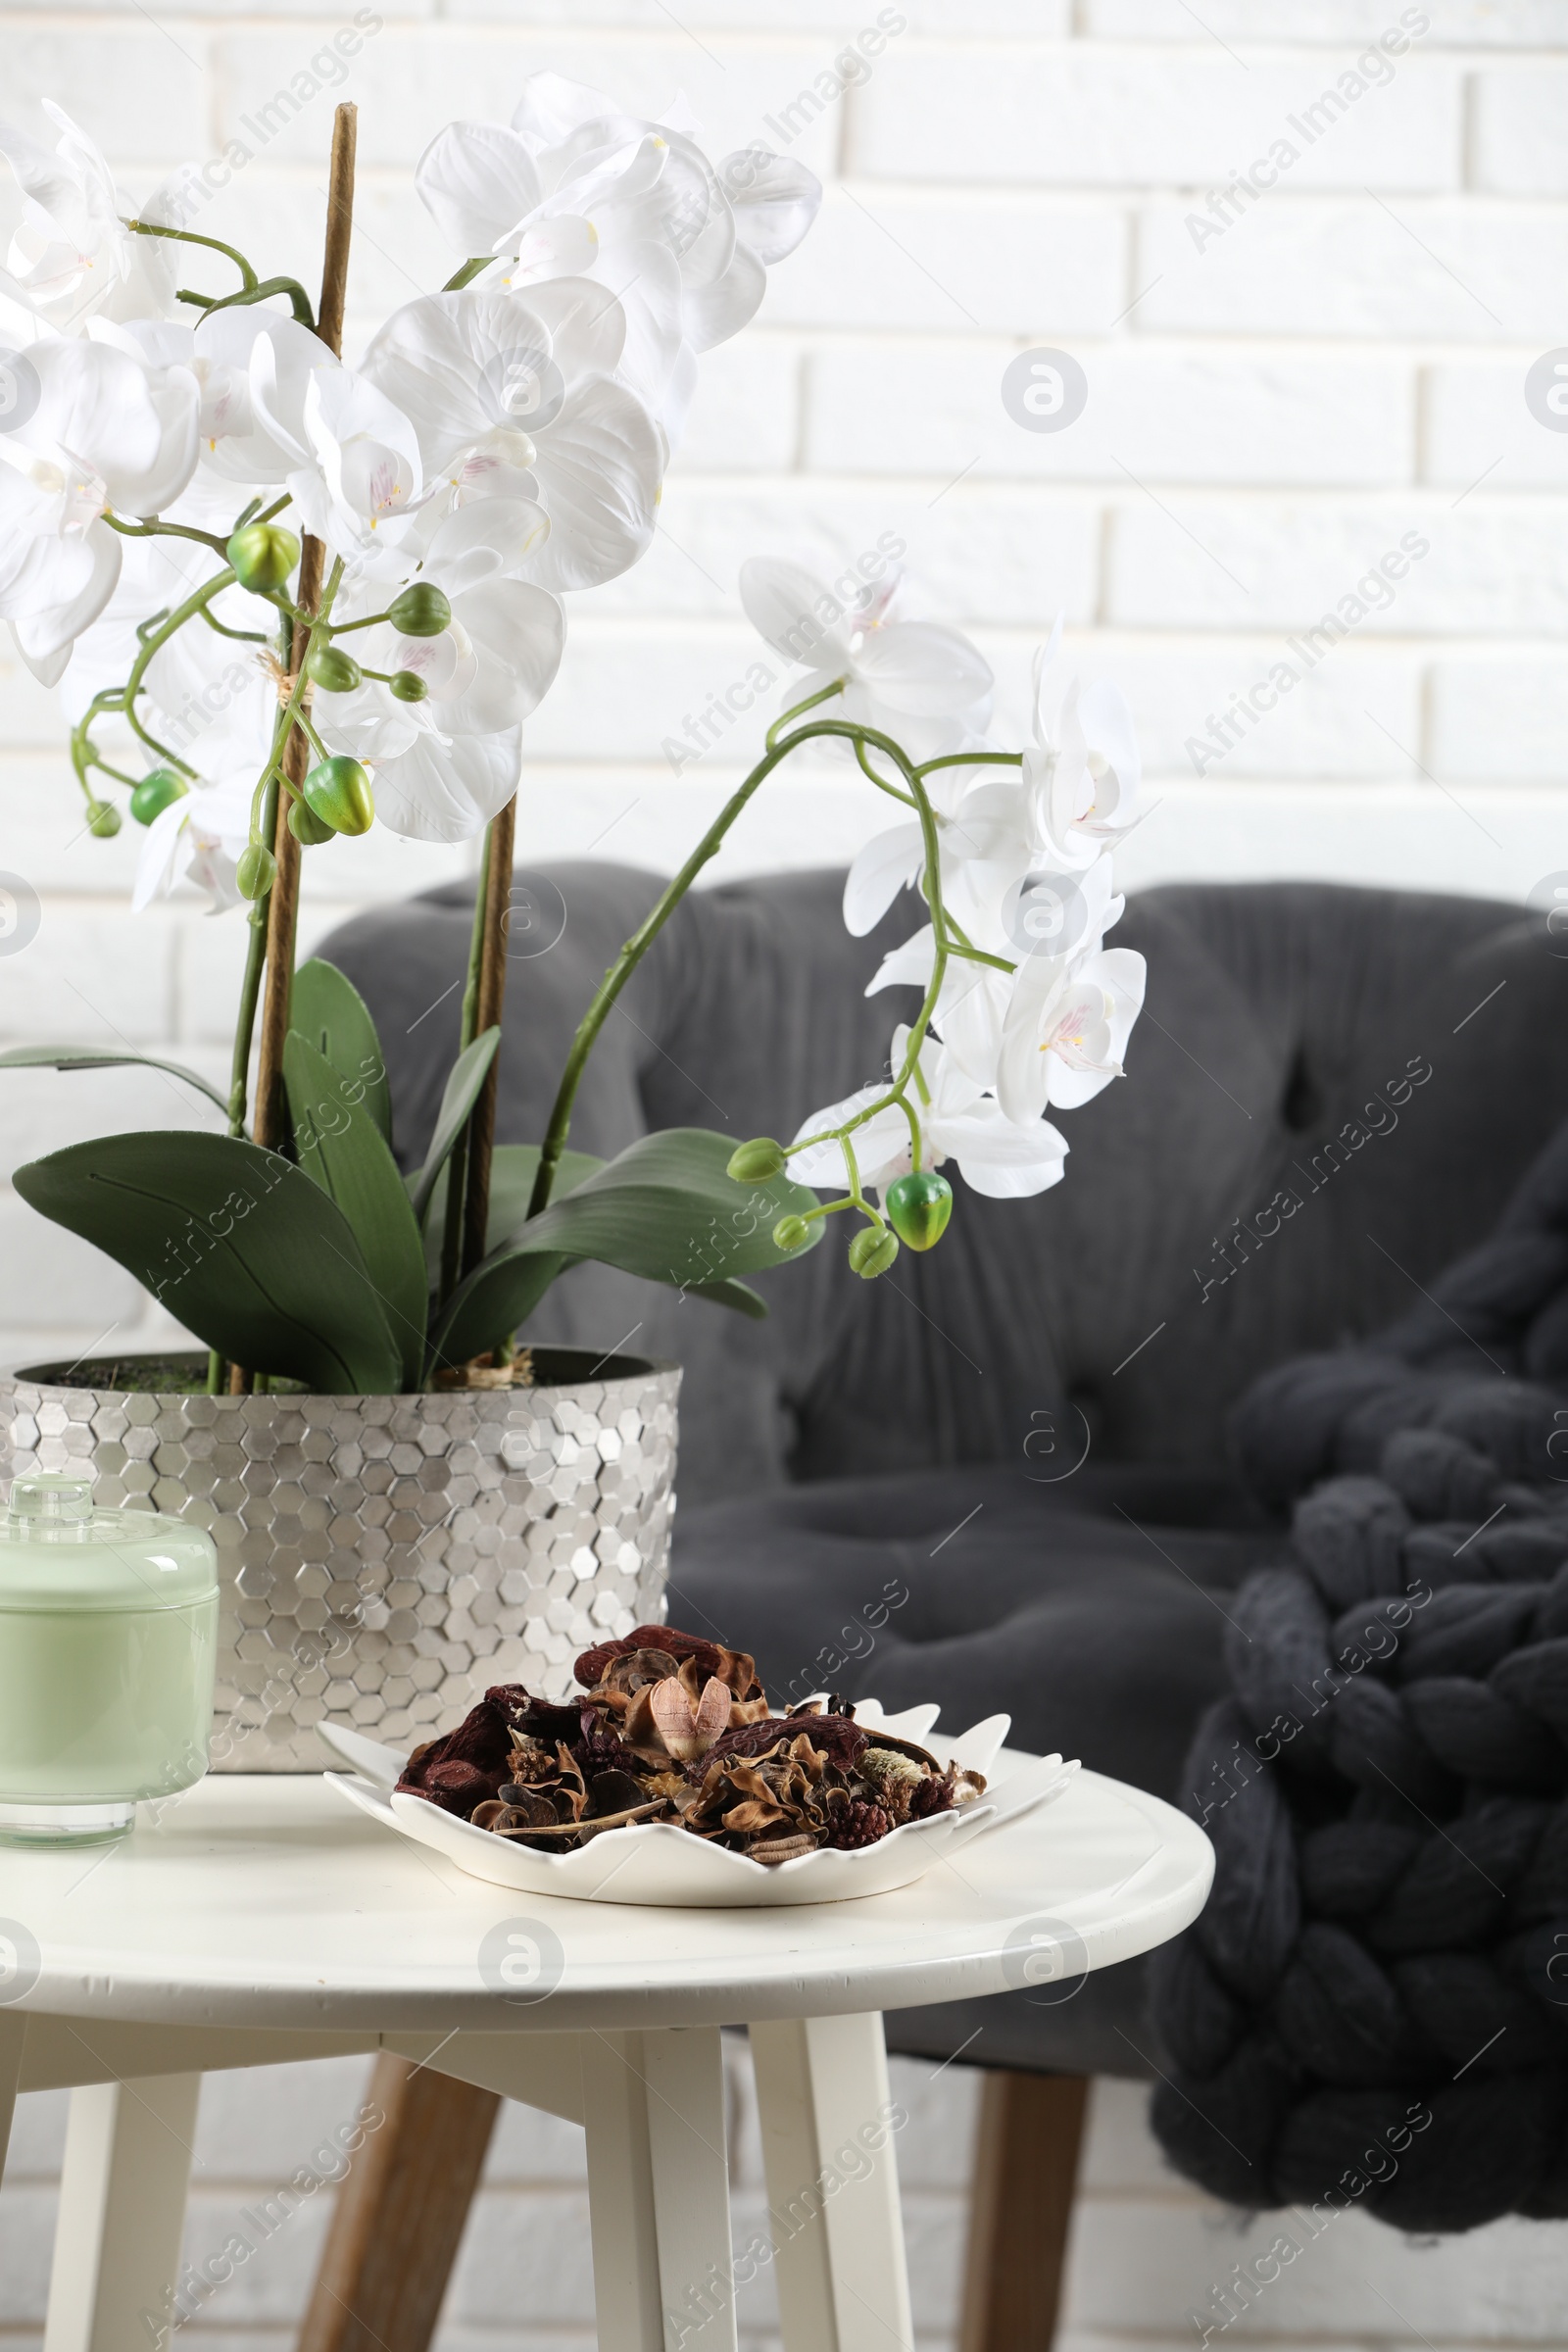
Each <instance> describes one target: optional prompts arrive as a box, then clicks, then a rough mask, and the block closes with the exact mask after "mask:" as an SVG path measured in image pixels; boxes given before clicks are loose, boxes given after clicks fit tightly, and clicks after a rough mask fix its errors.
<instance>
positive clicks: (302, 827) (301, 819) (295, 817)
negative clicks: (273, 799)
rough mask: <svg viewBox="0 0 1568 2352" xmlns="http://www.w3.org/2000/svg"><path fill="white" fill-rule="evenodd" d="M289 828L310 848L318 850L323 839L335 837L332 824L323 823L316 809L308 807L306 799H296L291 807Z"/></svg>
mask: <svg viewBox="0 0 1568 2352" xmlns="http://www.w3.org/2000/svg"><path fill="white" fill-rule="evenodd" d="M288 829H289V831H290V832H291V833H292V834H293V836H294V838H295V840H296V841H298V842H301V843H303V844H304V846H305V848H306V849H308V850H318V849H319V848H320V846H321V844H322V842H323V841H331V840H332V839H333V833H332V828H331V826H330V825H325V824H323V823H322V822H321V819H320V818H319V816H318V815H317V813H316V810H315V809H311V808H308V807H307V806H306V804H305V802H304V801H295V802H294V803H293V805H292V807H291V808H290V809H289V812H288Z"/></svg>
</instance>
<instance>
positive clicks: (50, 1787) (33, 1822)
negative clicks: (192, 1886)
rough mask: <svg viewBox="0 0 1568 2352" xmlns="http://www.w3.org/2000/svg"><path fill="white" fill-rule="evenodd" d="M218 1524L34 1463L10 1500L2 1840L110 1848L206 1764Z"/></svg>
mask: <svg viewBox="0 0 1568 2352" xmlns="http://www.w3.org/2000/svg"><path fill="white" fill-rule="evenodd" d="M217 1653H218V1553H217V1550H216V1548H215V1546H214V1544H213V1540H212V1538H211V1536H209V1535H207V1534H205V1533H204V1532H203V1530H202V1529H200V1528H196V1527H187V1526H186V1525H185V1524H184V1523H183V1522H182V1521H180V1520H178V1519H164V1518H161V1517H158V1516H156V1515H155V1514H153V1513H151V1512H148V1511H100V1510H94V1508H93V1502H92V1481H91V1479H90V1478H74V1477H60V1476H50V1475H46V1474H43V1473H38V1474H31V1473H24V1474H23V1475H22V1476H21V1477H19V1478H18V1479H17V1480H16V1482H15V1483H14V1485H13V1487H12V1490H11V1500H10V1504H9V1506H8V1507H7V1508H6V1509H5V1510H4V1511H0V1843H4V1844H8V1845H78V1844H102V1843H104V1842H105V1841H107V1840H108V1839H110V1838H123V1836H124V1834H125V1832H126V1831H127V1830H128V1829H129V1828H130V1826H131V1823H132V1822H133V1820H134V1819H135V1812H136V1804H137V1800H138V1799H140V1798H146V1797H155V1796H172V1795H173V1794H174V1793H175V1791H176V1790H178V1789H188V1788H189V1787H190V1786H191V1784H192V1782H193V1781H199V1780H200V1779H201V1777H202V1775H203V1773H204V1772H205V1771H206V1770H207V1745H208V1740H209V1738H210V1736H211V1732H212V1722H213V1681H214V1673H215V1667H216V1662H217Z"/></svg>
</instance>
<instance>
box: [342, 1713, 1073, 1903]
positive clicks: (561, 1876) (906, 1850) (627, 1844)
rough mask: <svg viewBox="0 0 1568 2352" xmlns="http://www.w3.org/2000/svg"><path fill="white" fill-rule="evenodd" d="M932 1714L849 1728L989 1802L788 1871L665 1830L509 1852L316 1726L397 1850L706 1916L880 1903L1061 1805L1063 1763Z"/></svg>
mask: <svg viewBox="0 0 1568 2352" xmlns="http://www.w3.org/2000/svg"><path fill="white" fill-rule="evenodd" d="M939 1713H940V1709H939V1708H937V1707H933V1706H926V1707H910V1708H908V1709H907V1710H906V1712H905V1713H904V1714H902V1715H888V1714H885V1713H884V1712H883V1710H882V1708H881V1707H879V1706H878V1704H877V1702H876V1700H875V1699H872V1698H862V1699H859V1700H858V1701H857V1703H856V1709H855V1720H856V1722H857V1723H858V1724H859V1725H861V1726H862V1727H863V1729H865V1730H866V1731H875V1730H877V1729H881V1730H884V1731H888V1732H891V1733H893V1734H894V1735H895V1736H896V1737H898V1738H900V1739H904V1740H916V1741H917V1742H918V1743H919V1744H920V1745H921V1746H924V1747H928V1748H929V1749H930V1751H931V1753H932V1754H933V1755H934V1756H935V1757H936V1758H937V1760H938V1761H939V1762H940V1763H943V1764H947V1763H954V1764H958V1765H961V1766H964V1767H966V1768H967V1769H968V1770H969V1771H971V1772H980V1773H984V1774H985V1776H986V1793H985V1795H984V1796H983V1797H981V1798H979V1799H978V1800H977V1801H976V1802H975V1803H973V1804H971V1805H965V1806H964V1807H963V1809H962V1810H961V1811H960V1812H954V1813H933V1814H931V1815H930V1816H929V1818H928V1819H926V1820H925V1821H907V1822H906V1823H905V1824H904V1826H903V1828H902V1829H897V1830H894V1831H892V1832H891V1833H890V1834H889V1835H888V1836H887V1837H886V1838H879V1839H878V1840H877V1842H876V1844H875V1845H864V1846H860V1847H858V1849H857V1850H856V1851H855V1852H854V1853H840V1852H837V1851H831V1850H823V1851H819V1852H817V1853H814V1854H802V1855H801V1856H800V1857H799V1859H798V1860H796V1861H794V1862H779V1863H764V1862H754V1861H753V1860H752V1858H751V1856H750V1855H749V1854H733V1853H731V1852H729V1850H728V1849H727V1847H724V1846H719V1845H711V1844H710V1843H709V1842H708V1840H707V1839H706V1838H694V1837H692V1835H691V1833H690V1832H689V1831H687V1830H682V1829H677V1828H676V1827H675V1825H674V1824H673V1823H671V1822H646V1821H645V1822H635V1823H633V1824H632V1825H631V1827H630V1828H628V1829H623V1830H604V1831H602V1832H601V1833H600V1835H599V1836H598V1837H597V1838H590V1839H589V1841H588V1843H587V1844H586V1845H584V1846H581V1847H579V1848H578V1850H577V1851H576V1852H575V1853H570V1854H546V1853H541V1852H539V1850H538V1849H537V1848H536V1847H532V1846H526V1845H515V1844H514V1843H513V1842H512V1840H511V1839H510V1838H497V1837H495V1836H494V1835H493V1834H492V1833H491V1832H490V1831H489V1830H476V1829H475V1828H474V1826H473V1824H472V1822H469V1821H460V1820H459V1819H458V1818H457V1816H456V1815H455V1814H452V1813H443V1812H442V1810H441V1808H440V1807H439V1805H432V1804H430V1803H429V1802H428V1801H427V1800H426V1799H425V1798H424V1797H422V1796H412V1795H408V1794H404V1795H399V1794H396V1793H395V1790H396V1787H397V1783H398V1781H399V1780H400V1779H401V1778H402V1774H403V1766H404V1762H405V1758H404V1757H403V1756H401V1755H400V1754H398V1752H397V1751H396V1750H395V1749H393V1748H390V1747H381V1746H379V1745H378V1744H377V1742H376V1741H375V1740H367V1739H366V1738H365V1737H364V1735H363V1733H360V1732H354V1731H350V1730H349V1729H348V1728H347V1727H346V1726H343V1725H338V1724H331V1723H323V1724H320V1725H319V1727H318V1729H319V1736H320V1738H321V1740H323V1741H324V1743H325V1744H326V1746H327V1747H329V1748H330V1749H331V1750H332V1752H333V1753H334V1754H335V1755H338V1756H341V1758H342V1759H343V1761H344V1763H345V1764H347V1765H348V1766H349V1768H350V1769H349V1771H348V1772H347V1773H328V1774H327V1776H326V1777H327V1780H328V1782H329V1784H330V1785H331V1786H332V1787H333V1788H334V1789H340V1790H341V1791H342V1794H343V1795H344V1796H345V1797H346V1798H347V1799H348V1801H349V1803H350V1804H353V1805H358V1806H359V1808H360V1810H361V1811H362V1812H363V1813H368V1814H369V1816H370V1818H371V1820H372V1821H379V1822H381V1823H383V1824H384V1825H385V1827H386V1828H387V1829H389V1830H395V1831H396V1832H397V1834H398V1836H399V1837H400V1838H413V1839H414V1840H415V1841H416V1843H417V1844H419V1845H427V1846H431V1847H433V1848H434V1850H435V1851H436V1852H437V1853H440V1854H445V1855H446V1857H447V1859H448V1861H450V1862H455V1863H456V1864H457V1866H458V1868H459V1869H460V1870H463V1871H466V1873H467V1874H468V1876H469V1878H473V1879H486V1880H488V1881H489V1882H490V1884H491V1885H492V1886H494V1887H513V1888H514V1889H515V1890H516V1891H517V1892H519V1893H526V1894H558V1895H570V1896H573V1897H575V1898H576V1899H577V1900H579V1901H582V1902H593V1903H655V1904H660V1905H663V1906H672V1907H692V1906H695V1907H697V1908H699V1909H703V1910H712V1909H718V1908H723V1907H731V1906H736V1905H744V1906H746V1907H752V1906H755V1905H757V1904H762V1903H834V1902H844V1901H847V1900H849V1899H851V1898H853V1897H854V1896H856V1895H861V1894H886V1893H887V1892H888V1891H889V1890H890V1889H891V1888H893V1887H907V1886H908V1885H909V1883H910V1881H911V1880H914V1879H918V1878H922V1877H923V1876H924V1875H925V1873H926V1872H927V1871H928V1870H930V1869H931V1868H932V1866H933V1865H934V1864H935V1863H937V1862H941V1861H945V1860H946V1859H947V1857H948V1856H949V1855H950V1854H956V1852H957V1850H958V1848H959V1847H960V1846H963V1845H967V1844H969V1842H970V1841H971V1839H973V1838H980V1837H983V1836H984V1834H985V1832H986V1831H987V1830H992V1829H995V1828H996V1827H997V1826H998V1824H999V1823H1001V1822H1004V1821H1011V1820H1013V1819H1014V1818H1015V1817H1016V1816H1017V1815H1018V1814H1020V1813H1028V1812H1032V1811H1033V1810H1034V1808H1035V1807H1036V1806H1037V1805H1044V1804H1049V1803H1050V1802H1051V1801H1052V1799H1053V1798H1054V1797H1056V1796H1059V1795H1060V1794H1061V1792H1062V1790H1063V1789H1065V1788H1066V1787H1067V1785H1068V1783H1069V1782H1070V1781H1071V1779H1072V1777H1073V1775H1074V1773H1076V1771H1077V1770H1078V1766H1077V1763H1076V1762H1072V1763H1065V1764H1064V1763H1063V1762H1062V1759H1061V1758H1060V1756H1030V1755H1025V1754H1023V1753H1022V1752H1021V1751H1020V1750H1018V1749H1015V1748H1006V1747H1004V1746H1003V1741H1004V1740H1005V1739H1006V1737H1007V1731H1008V1727H1009V1724H1010V1722H1011V1718H1010V1717H1009V1716H1006V1715H990V1716H988V1717H987V1718H986V1720H985V1722H984V1723H977V1724H975V1725H973V1726H972V1728H971V1729H970V1730H968V1731H967V1732H964V1733H963V1734H962V1735H961V1737H959V1738H958V1739H956V1740H944V1739H942V1738H941V1737H940V1736H939V1735H937V1734H935V1733H933V1732H932V1729H931V1726H932V1725H933V1724H934V1723H935V1721H936V1719H937V1716H938V1714H939Z"/></svg>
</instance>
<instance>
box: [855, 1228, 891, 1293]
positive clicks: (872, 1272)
mask: <svg viewBox="0 0 1568 2352" xmlns="http://www.w3.org/2000/svg"><path fill="white" fill-rule="evenodd" d="M898 1254H899V1244H898V1237H897V1235H896V1234H891V1233H889V1231H888V1229H887V1227H886V1226H885V1225H862V1226H861V1228H860V1230H859V1232H858V1234H857V1235H856V1237H855V1239H854V1241H853V1242H852V1243H851V1244H850V1267H851V1271H852V1272H853V1273H856V1274H858V1275H859V1277H860V1280H861V1281H862V1282H874V1281H875V1280H876V1278H877V1276H878V1275H879V1274H885V1273H886V1272H887V1270H888V1268H889V1266H891V1265H892V1263H893V1260H894V1259H895V1258H896V1257H897V1256H898Z"/></svg>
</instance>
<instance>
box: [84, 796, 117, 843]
mask: <svg viewBox="0 0 1568 2352" xmlns="http://www.w3.org/2000/svg"><path fill="white" fill-rule="evenodd" d="M87 830H88V832H89V833H90V834H92V836H93V837H94V839H95V840H97V841H113V840H114V838H115V835H116V834H117V833H118V832H119V831H120V810H119V809H117V808H116V807H115V805H114V803H113V802H112V801H89V802H88V803H87Z"/></svg>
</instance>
